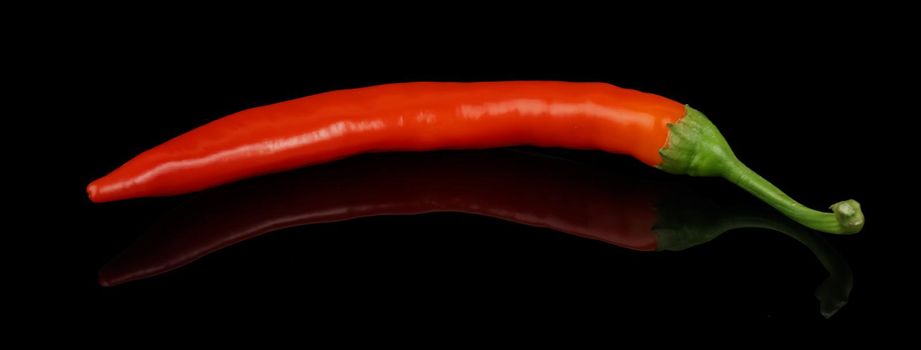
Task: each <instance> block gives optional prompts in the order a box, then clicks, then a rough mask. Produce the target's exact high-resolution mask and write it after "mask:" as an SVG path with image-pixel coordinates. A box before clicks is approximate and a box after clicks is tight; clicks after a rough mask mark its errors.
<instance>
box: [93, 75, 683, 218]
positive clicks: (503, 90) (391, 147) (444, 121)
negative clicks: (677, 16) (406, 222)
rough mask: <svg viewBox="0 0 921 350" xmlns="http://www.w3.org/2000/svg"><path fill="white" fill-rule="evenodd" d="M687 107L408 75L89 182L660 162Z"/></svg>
mask: <svg viewBox="0 0 921 350" xmlns="http://www.w3.org/2000/svg"><path fill="white" fill-rule="evenodd" d="M684 114H685V109H684V106H683V105H681V104H679V103H677V102H674V101H671V100H669V99H666V98H664V97H660V96H657V95H653V94H648V93H643V92H639V91H636V90H629V89H623V88H619V87H615V86H613V85H610V84H603V83H566V82H487V83H404V84H389V85H380V86H374V87H368V88H360V89H351V90H341V91H333V92H328V93H323V94H318V95H313V96H307V97H304V98H300V99H295V100H291V101H286V102H281V103H277V104H273V105H268V106H264V107H258V108H253V109H249V110H245V111H242V112H239V113H236V114H232V115H230V116H227V117H225V118H221V119H218V120H215V121H213V122H211V123H209V124H206V125H204V126H202V127H199V128H197V129H194V130H192V131H190V132H188V133H186V134H184V135H181V136H179V137H176V138H174V139H172V140H170V141H168V142H166V143H164V144H162V145H159V146H157V147H154V148H153V149H150V150H148V151H146V152H144V153H142V154H140V155H138V156H137V157H135V158H134V159H132V160H130V161H129V162H128V163H126V164H125V165H123V166H122V167H120V168H118V169H116V170H115V171H114V172H112V173H111V174H109V175H107V176H105V177H103V178H101V179H99V180H97V181H95V182H93V183H92V184H90V185H89V187H88V189H87V190H88V193H89V196H90V199H91V200H93V201H95V202H106V201H113V200H120V199H127V198H135V197H147V196H164V195H176V194H183V193H188V192H193V191H197V190H201V189H205V188H209V187H214V186H217V185H221V184H225V183H229V182H233V181H236V180H240V179H244V178H248V177H252V176H257V175H261V174H267V173H273V172H279V171H284V170H290V169H294V168H299V167H303V166H307V165H313V164H318V163H323V162H327V161H331V160H335V159H339V158H344V157H348V156H351V155H355V154H359V153H365V152H381V151H427V150H436V149H481V148H494V147H503V146H515V145H533V146H540V147H561V148H570V149H599V150H604V151H607V152H611V153H621V154H629V155H631V156H633V157H636V158H637V159H639V160H640V161H642V162H644V163H646V164H649V165H651V166H656V165H658V164H659V163H660V162H661V157H660V156H659V153H658V152H659V149H660V148H662V147H663V146H664V145H665V141H666V138H667V137H668V129H667V125H668V124H670V123H674V122H676V121H677V120H678V119H679V118H681V117H682V116H683V115H684Z"/></svg>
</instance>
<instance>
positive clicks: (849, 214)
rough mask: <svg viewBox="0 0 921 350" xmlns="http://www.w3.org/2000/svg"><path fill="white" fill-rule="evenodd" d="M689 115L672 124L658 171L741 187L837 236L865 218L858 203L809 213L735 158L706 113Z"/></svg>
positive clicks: (855, 229)
mask: <svg viewBox="0 0 921 350" xmlns="http://www.w3.org/2000/svg"><path fill="white" fill-rule="evenodd" d="M685 108H686V110H687V114H686V115H685V117H684V118H681V119H680V120H679V121H678V122H676V123H674V124H669V126H668V127H669V135H668V141H667V142H666V145H665V147H662V149H660V150H659V154H660V155H662V163H661V164H660V165H659V168H660V169H662V170H665V171H667V172H670V173H675V174H687V175H691V176H721V177H723V178H725V179H727V180H729V181H731V182H732V183H734V184H736V185H738V186H739V187H742V188H743V189H745V190H746V191H748V192H749V193H751V194H753V195H755V196H756V197H758V198H759V199H761V200H762V201H764V202H765V203H767V204H769V205H770V206H772V207H774V208H775V209H777V210H779V211H780V212H781V213H783V214H784V215H786V216H787V217H789V218H791V219H793V220H794V221H796V222H798V223H800V224H802V225H804V226H807V227H809V228H812V229H815V230H818V231H822V232H827V233H834V234H854V233H857V232H860V229H861V228H863V224H864V217H863V212H862V211H861V209H860V204H859V203H857V201H855V200H853V199H850V200H846V201H842V202H838V203H835V204H834V205H832V206H831V210H832V212H831V213H828V212H821V211H817V210H813V209H810V208H808V207H806V206H804V205H802V204H800V203H798V202H797V201H795V200H793V199H792V198H790V196H787V195H786V194H784V193H783V192H782V191H781V190H780V189H778V188H777V187H775V186H774V185H772V184H771V183H770V182H768V181H767V180H765V179H764V178H762V177H761V176H760V175H758V174H757V173H755V172H754V171H752V170H751V169H749V168H748V167H746V166H745V165H744V164H742V162H741V161H739V159H738V158H736V156H735V154H733V152H732V149H731V148H730V147H729V144H728V143H726V139H725V138H723V135H722V134H720V132H719V130H717V128H716V126H714V125H713V123H711V122H710V120H709V119H707V117H706V116H704V115H703V113H700V112H699V111H697V110H695V109H693V108H691V107H690V106H686V107H685Z"/></svg>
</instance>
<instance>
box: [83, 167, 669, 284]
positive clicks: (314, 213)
mask: <svg viewBox="0 0 921 350" xmlns="http://www.w3.org/2000/svg"><path fill="white" fill-rule="evenodd" d="M656 193H657V191H656V190H655V189H654V187H653V186H649V185H644V184H643V183H641V182H639V181H638V180H636V179H617V178H612V176H611V175H610V174H604V173H603V172H599V171H591V170H590V169H587V168H586V167H585V166H580V165H578V164H575V163H573V162H571V161H566V160H560V159H554V158H550V157H543V156H534V155H528V154H524V153H521V152H515V151H504V150H499V151H490V152H472V153H471V152H457V153H452V152H447V153H444V152H443V153H434V154H378V155H369V156H364V157H359V158H354V159H348V160H344V161H340V162H336V163H333V164H328V165H324V166H318V167H313V168H309V169H303V170H300V171H297V172H294V173H288V174H282V175H276V176H270V177H264V178H260V179H255V180H253V181H249V182H243V183H239V184H234V185H231V186H227V187H223V188H219V189H217V190H214V191H210V192H205V193H203V194H201V195H200V196H199V197H196V198H194V199H192V200H190V201H189V202H188V203H185V204H184V205H183V206H182V207H181V208H179V209H177V210H176V211H175V212H173V213H171V214H170V215H168V216H167V217H165V218H163V219H162V220H161V221H160V222H158V223H157V224H155V226H154V227H152V228H151V230H150V231H149V232H147V233H146V234H145V235H143V236H142V237H141V238H139V239H138V241H137V242H135V244H134V245H133V246H131V247H130V248H128V249H127V250H126V251H124V252H123V253H122V254H121V255H119V256H118V257H116V258H114V259H113V260H112V261H110V262H109V263H108V264H106V266H104V267H103V269H102V271H101V272H100V284H102V285H105V286H110V285H116V284H120V283H125V282H128V281H132V280H138V279H142V278H147V277H151V276H155V275H159V274H162V273H164V272H167V271H170V270H173V269H176V268H178V267H181V266H183V265H186V264H188V263H190V262H192V261H194V260H196V259H198V258H201V257H203V256H205V255H208V254H209V253H211V252H214V251H216V250H219V249H222V248H224V247H227V246H230V245H232V244H235V243H238V242H241V241H245V240H247V239H250V238H253V237H256V236H259V235H262V234H265V233H268V232H272V231H276V230H279V229H282V228H286V227H292V226H300V225H309V224H316V223H325V222H334V221H343V220H351V219H356V218H362V217H369V216H377V215H414V214H422V213H431V212H462V213H470V214H476V215H484V216H490V217H495V218H500V219H503V220H507V221H511V222H515V223H520V224H525V225H532V226H539V227H548V228H552V229H554V230H557V231H560V232H564V233H568V234H573V235H577V236H580V237H585V238H590V239H595V240H600V241H604V242H608V243H611V244H615V245H618V246H621V247H624V248H628V249H634V250H641V251H653V250H656V236H655V235H654V234H653V232H652V231H651V229H652V227H653V225H654V224H655V220H656V215H655V209H654V208H653V204H654V202H655V201H656V198H657V195H656Z"/></svg>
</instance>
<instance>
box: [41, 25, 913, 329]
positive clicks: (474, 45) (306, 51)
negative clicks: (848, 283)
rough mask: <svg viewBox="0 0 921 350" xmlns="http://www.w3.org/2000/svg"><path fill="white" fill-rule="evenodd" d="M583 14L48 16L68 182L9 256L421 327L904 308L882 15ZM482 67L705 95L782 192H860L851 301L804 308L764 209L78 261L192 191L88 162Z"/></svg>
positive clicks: (67, 296) (86, 294)
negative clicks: (144, 260) (725, 223)
mask: <svg viewBox="0 0 921 350" xmlns="http://www.w3.org/2000/svg"><path fill="white" fill-rule="evenodd" d="M436 22H437V21H436ZM596 23H599V24H594V25H586V24H585V23H581V24H576V25H575V26H574V27H572V26H570V27H569V28H567V29H566V30H561V29H560V28H556V27H553V26H545V27H540V28H538V27H533V26H527V25H524V26H521V27H516V28H503V29H502V30H482V31H475V32H463V31H462V32H453V31H450V30H451V29H456V27H452V25H451V24H446V25H443V26H440V27H438V28H440V29H445V32H444V33H442V32H431V33H429V32H426V33H425V35H423V34H421V32H422V31H424V28H426V27H425V26H409V27H407V28H402V27H401V28H399V29H394V28H388V29H387V30H383V29H382V30H380V31H377V30H375V27H373V26H372V27H371V28H367V29H365V30H360V31H358V33H356V34H343V33H342V32H339V31H338V30H337V29H336V28H310V29H309V30H304V31H303V32H300V31H297V30H287V31H286V32H285V34H287V35H285V36H284V39H282V38H280V36H271V35H261V34H252V33H250V32H249V31H247V30H242V31H237V30H234V31H230V32H228V31H227V30H225V29H227V28H224V27H214V28H210V29H209V28H205V29H204V30H202V31H196V32H194V33H193V32H183V33H172V34H164V33H161V32H157V31H153V32H147V31H144V32H142V31H138V32H134V31H130V30H129V31H127V32H126V33H127V36H126V33H119V32H118V28H123V27H122V25H124V23H122V24H119V25H114V24H113V25H109V26H106V25H101V26H95V27H94V26H90V27H88V28H81V29H80V30H79V31H74V32H72V33H62V36H64V37H65V39H63V40H60V42H59V45H58V46H57V47H56V50H54V51H56V52H58V53H59V54H61V55H62V56H60V57H66V59H55V58H50V59H49V58H48V57H45V59H48V61H47V63H44V62H45V61H43V63H42V64H45V65H46V66H47V67H49V68H52V69H53V71H54V72H55V74H57V75H56V79H55V80H54V81H56V82H57V84H55V85H54V86H55V87H54V89H56V90H57V92H58V93H60V95H62V97H60V98H57V99H56V100H55V101H42V102H39V103H40V104H39V106H49V108H50V107H51V106H54V107H60V106H66V107H67V108H66V110H69V112H67V113H66V114H58V115H57V116H56V118H54V121H53V122H54V123H56V125H57V126H58V127H57V128H56V129H57V131H59V132H60V139H62V140H67V143H66V147H62V149H59V150H57V151H55V152H56V154H55V155H56V158H57V160H56V162H57V163H59V164H61V165H63V166H64V167H65V168H66V169H67V171H66V172H62V173H56V178H57V179H58V180H57V181H56V182H55V184H62V185H63V186H60V188H59V187H56V186H55V187H54V188H53V190H54V191H55V192H56V193H58V194H60V193H66V195H67V198H66V199H65V201H63V202H58V203H64V206H63V211H62V212H63V213H65V214H64V217H55V218H46V219H45V220H46V221H44V224H41V225H44V226H47V227H52V229H49V230H41V232H40V233H38V240H39V241H41V244H42V246H41V248H40V249H39V250H37V251H36V254H37V255H36V256H38V257H41V258H36V259H35V263H34V265H36V266H40V267H41V268H42V269H41V270H42V271H44V272H43V273H42V274H40V275H38V274H36V275H32V276H30V277H33V278H35V279H37V280H42V282H43V283H50V284H51V285H52V287H51V288H50V289H45V290H44V291H45V292H48V293H49V294H52V295H56V296H55V297H53V298H52V299H54V300H57V301H64V302H65V304H67V305H70V306H77V307H80V308H82V309H83V310H84V311H87V310H91V312H92V313H93V314H94V315H100V316H103V317H104V318H108V319H110V320H113V319H114V320H118V319H121V318H122V317H128V316H138V315H142V316H145V315H154V314H156V315H161V316H162V315H163V314H167V315H169V314H172V315H174V316H175V315H187V314H186V313H188V312H189V311H190V310H196V311H195V312H193V313H199V312H200V313H201V314H208V313H209V312H210V311H207V310H216V309H222V310H224V312H227V313H231V314H233V313H236V312H237V311H240V310H249V311H253V310H257V311H255V312H257V313H262V312H266V311H269V312H274V313H278V314H285V315H290V316H294V317H299V318H303V319H304V320H311V321H322V322H325V323H327V324H334V325H339V326H341V327H359V325H365V326H368V327H382V326H386V325H388V324H389V323H390V322H392V320H393V319H394V318H395V317H396V316H399V317H405V319H406V320H410V322H411V323H412V324H413V325H414V326H420V327H431V328H439V327H442V326H445V327H447V326H446V325H450V324H452V323H453V324H463V323H466V322H477V323H480V324H483V323H489V324H502V325H507V324H522V323H526V322H533V323H543V324H566V323H571V322H575V321H573V320H579V321H578V322H588V323H596V324H597V325H598V326H600V327H605V326H606V325H607V324H608V323H611V322H617V321H628V320H630V321H633V320H638V319H641V320H647V321H653V320H668V319H698V320H724V321H725V320H730V321H731V320H736V319H743V320H784V321H788V320H789V321H806V322H816V323H821V324H823V325H841V324H847V323H853V322H860V323H866V322H869V321H871V320H879V319H888V318H889V317H891V316H892V315H897V314H900V313H902V312H903V311H904V308H906V307H907V306H906V305H904V304H903V303H904V302H906V301H907V300H910V298H907V299H906V297H905V296H910V295H912V294H911V292H910V288H909V287H907V283H908V282H907V280H908V279H909V278H910V275H909V274H908V272H907V271H908V270H907V269H906V263H907V262H908V261H910V260H911V258H910V256H909V255H905V254H903V251H904V252H910V248H911V246H910V244H908V243H907V242H906V241H905V239H904V236H905V235H911V234H913V232H910V231H911V230H909V229H908V228H907V227H905V226H902V222H901V220H894V218H895V217H896V216H895V214H894V213H893V212H892V211H893V210H895V209H894V208H895V207H896V206H895V205H892V204H893V202H892V200H891V197H893V196H896V197H897V193H896V192H894V191H898V190H900V188H901V187H902V186H901V185H900V181H903V180H901V177H899V176H897V175H893V174H891V173H892V172H895V170H892V169H893V168H892V167H891V166H890V164H897V163H899V162H901V161H902V160H901V159H902V157H901V156H900V155H899V154H898V153H897V152H893V151H892V150H897V149H899V146H901V145H900V144H899V143H900V142H901V141H902V140H903V139H902V138H900V137H896V136H893V135H897V134H899V132H900V131H901V130H899V129H900V127H899V123H901V121H905V120H907V119H909V116H908V114H906V110H905V107H904V105H903V104H902V102H903V101H906V100H908V99H909V97H908V96H909V94H908V92H905V90H904V89H901V88H899V87H897V86H899V85H898V84H900V83H903V82H904V81H905V80H907V79H910V78H909V76H908V75H907V72H906V71H905V70H904V69H903V64H904V62H905V61H907V60H908V58H907V57H906V56H905V55H904V54H903V53H904V52H905V43H904V42H900V41H899V40H895V39H891V37H889V38H890V39H891V40H890V39H885V40H884V39H881V38H884V37H887V36H886V35H887V34H888V33H891V31H897V29H898V28H889V27H885V26H883V27H878V26H877V27H874V28H873V30H868V27H866V26H859V25H853V22H848V21H845V20H844V19H828V20H826V21H825V22H820V24H813V23H811V22H809V21H808V20H807V19H802V18H787V19H786V20H785V21H783V23H784V25H783V27H784V28H785V29H786V30H784V31H772V30H760V29H765V28H769V27H770V26H772V25H773V26H777V25H778V24H777V22H757V24H749V25H746V23H745V21H744V20H738V21H737V22H735V23H728V24H726V25H725V26H722V27H721V26H717V28H715V29H713V30H712V31H706V32H703V33H686V32H682V31H680V30H676V31H670V32H667V33H665V34H661V35H657V34H653V31H652V29H651V28H636V27H634V29H633V30H631V31H623V30H622V29H618V28H614V27H608V26H607V25H605V24H600V22H596ZM807 23H808V25H807ZM428 24H432V23H428ZM452 24H453V23H452ZM443 27H451V28H443ZM743 28H744V29H743ZM647 29H648V32H647ZM754 29H759V30H754ZM733 30H744V32H742V33H733V34H728V33H729V32H732V31H733ZM749 30H751V31H749ZM449 31H450V32H451V33H450V34H449V33H448V32H449ZM640 32H642V33H645V34H646V35H643V36H642V38H640V37H639V33H640ZM276 34H277V33H276ZM291 34H294V35H291ZM269 38H271V39H269ZM498 80H566V81H601V82H608V83H612V84H615V85H618V86H622V87H628V88H634V89H638V90H643V91H647V92H652V93H656V94H660V95H663V96H666V97H669V98H672V99H674V100H676V101H680V102H682V103H687V104H690V105H692V106H694V107H695V108H697V109H699V110H701V111H703V112H704V113H706V114H707V115H708V117H710V118H711V120H713V121H714V123H715V124H716V125H717V126H718V127H719V128H720V130H721V131H722V132H723V134H724V135H725V136H726V138H727V140H728V141H729V143H730V144H731V145H732V146H733V149H734V150H735V152H736V154H737V155H738V156H739V158H740V159H742V160H743V161H744V162H746V163H747V164H748V165H749V166H750V167H751V168H753V169H755V170H756V171H758V172H759V173H760V174H762V175H763V176H764V177H766V178H767V179H769V180H771V181H772V182H773V183H774V184H776V185H777V186H778V187H780V188H782V189H784V190H785V191H786V192H787V193H789V194H790V195H791V196H793V197H794V198H797V199H798V200H800V201H801V202H802V203H804V204H806V205H808V206H811V207H814V208H823V207H825V206H827V205H829V204H831V203H833V202H836V201H838V200H842V199H846V198H854V199H857V200H858V201H860V202H861V203H862V204H863V207H864V211H865V213H866V216H867V218H868V220H867V222H868V223H867V225H866V227H865V229H864V231H863V232H861V233H860V234H859V235H856V236H848V237H834V236H828V235H826V236H825V237H826V238H827V239H828V240H829V241H830V242H831V243H832V245H833V246H834V247H835V248H836V249H837V250H838V251H839V252H840V253H841V254H842V255H843V256H844V258H845V259H846V260H847V261H848V263H849V264H850V265H851V267H852V268H853V272H854V289H853V291H852V292H851V298H850V302H849V304H848V305H847V306H845V307H844V308H843V309H842V310H841V311H840V312H839V313H838V314H836V315H835V316H834V317H833V318H831V319H830V320H825V319H824V318H823V317H822V316H821V314H820V313H819V311H818V303H817V301H816V300H815V297H814V296H813V292H814V289H815V287H816V286H817V285H818V283H819V282H821V281H822V280H823V279H824V278H825V272H824V270H823V269H822V267H821V265H819V264H818V262H817V261H816V260H815V258H814V257H812V256H811V254H810V253H809V251H808V250H807V249H805V248H804V247H802V246H801V245H799V244H798V243H796V242H794V241H792V240H790V239H789V238H787V237H784V236H783V235H780V234H776V233H773V232H771V231H769V230H763V229H742V230H735V231H732V232H729V233H727V234H725V235H723V236H722V237H720V238H718V239H717V240H715V241H713V242H711V243H708V244H705V245H702V246H699V247H695V248H693V249H690V250H688V251H684V252H679V253H641V252H634V251H629V250H626V249H622V248H619V247H616V246H611V245H607V244H604V243H600V242H595V241H590V240H586V239H581V238H577V237H573V236H567V235H564V234H561V233H557V232H554V231H551V230H548V229H541V228H533V227H527V226H520V225H515V224H511V223H508V222H503V221H500V220H496V219H490V218H484V217H477V216H472V215H465V214H456V213H443V214H427V215H422V216H412V217H377V218H365V219H360V220H355V221H350V222H344V223H336V224H323V225H316V226H308V227H298V228H290V229H284V230H281V231H278V232H275V233H272V234H269V235H266V236H263V237H259V238H257V239H254V240H251V241H247V242H244V243H241V244H238V245H235V246H232V247H229V248H227V249H224V250H221V251H219V252H216V253H214V254H211V255H209V256H207V257H206V258H204V259H201V260H199V261H196V262H194V263H192V264H190V265H188V266H185V267H183V268H180V269H178V270H176V271H173V272H170V273H168V274H165V275H162V276H157V277H154V278H150V279H147V280H143V281H138V282H132V283H129V284H126V285H123V286H118V287H112V288H103V287H100V286H99V285H98V284H97V283H96V278H97V273H98V270H99V268H100V267H101V266H102V265H103V264H104V263H105V262H106V261H108V260H109V259H110V258H112V257H113V256H115V255H116V254H118V253H119V252H120V251H121V250H122V249H124V248H125V247H127V246H128V245H129V244H130V243H131V242H132V241H133V240H134V239H135V238H137V237H138V236H139V235H140V234H141V233H143V232H144V231H145V229H147V228H148V227H149V226H150V225H151V224H152V223H154V222H155V221H156V220H157V219H158V218H159V217H161V216H162V215H163V214H164V213H166V212H167V211H169V210H170V209H171V208H174V207H176V206H177V205H179V204H180V203H182V202H183V201H184V200H187V199H188V198H189V197H191V196H184V197H176V198H155V199H143V200H131V201H125V202H118V203H106V204H92V203H90V202H89V201H88V200H87V199H86V198H85V193H84V192H83V191H84V188H85V185H86V184H87V183H89V182H90V181H92V180H93V179H95V178H97V177H99V176H102V175H104V174H106V173H107V172H108V171H110V170H112V169H114V168H115V167H116V166H118V165H119V164H121V163H122V162H124V161H126V160H128V159H130V158H131V157H132V156H134V155H136V154H137V153H139V152H141V151H143V150H145V149H147V148H149V147H152V146H154V145H157V144H159V143H160V142H163V141H165V140H167V139H169V138H171V137H173V136H176V135H178V134H181V133H182V132H184V131H186V130H189V129H191V128H194V127H196V126H198V125H201V124H203V123H206V122H208V121H211V120H214V119H216V118H219V117H221V116H223V115H226V114H229V113H232V112H235V111H238V110H241V109H245V108H249V107H254V106H259V105H263V104H268V103H272V102H278V101H283V100H286V99H291V98H296V97H300V96H304V95H309V94H314V93H319V92H324V91H328V90H335V89H342V88H353V87H361V86H368V85H374V84H382V83H394V82H407V81H498ZM42 103H43V104H42ZM49 110H50V109H49ZM55 110H57V109H55ZM56 113H57V112H56ZM554 152H557V153H556V154H561V155H563V156H564V157H573V158H576V159H582V160H585V161H588V162H590V163H592V164H594V165H595V166H599V167H606V168H609V169H615V170H616V171H623V172H625V173H628V174H631V176H640V177H642V176H650V177H654V178H657V179H659V178H667V177H668V176H667V175H664V174H660V173H658V172H657V171H655V170H652V169H648V168H646V167H645V166H644V165H642V164H640V163H639V162H636V161H634V160H632V159H629V158H626V157H622V156H616V155H604V154H599V153H593V152H565V151H559V150H557V151H554ZM32 161H34V159H33V160H32ZM881 169H886V170H884V171H885V172H886V173H885V174H881V173H880V171H881ZM63 174H66V176H62V175H63ZM887 174H889V175H887ZM881 176H886V177H884V181H881V179H880V177H881ZM890 176H891V177H890ZM677 181H681V183H682V184H686V185H687V186H689V187H692V188H694V189H695V190H696V191H702V192H704V193H713V194H714V198H715V199H716V200H721V201H726V202H727V203H729V205H733V204H732V203H737V202H739V201H741V202H745V203H749V204H750V202H751V201H750V200H748V199H747V197H746V196H745V195H744V194H742V193H741V191H740V190H737V189H735V188H733V187H732V186H731V185H729V184H727V183H723V182H722V181H721V180H715V179H687V180H677ZM887 216H889V217H887ZM906 248H908V249H906ZM49 276H50V277H51V278H48V277H49ZM63 290H67V291H68V292H66V293H64V292H61V291H63ZM70 291H73V292H70ZM228 306H232V308H230V309H228ZM177 310H182V312H176V311H177ZM87 312H90V311H87ZM176 317H178V318H182V317H181V316H176ZM461 320H464V321H461ZM470 320H472V321H470ZM589 320H593V321H589ZM644 322H646V321H644Z"/></svg>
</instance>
